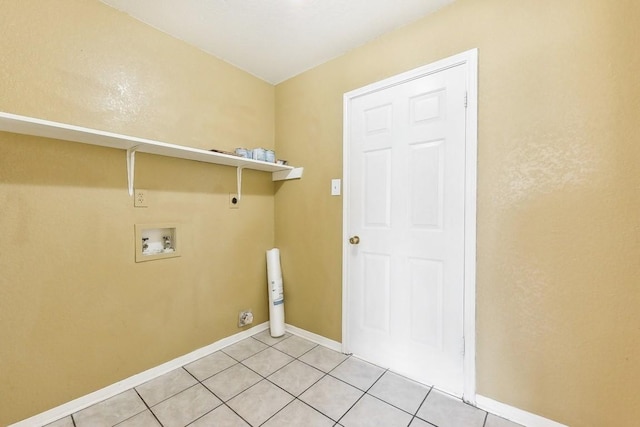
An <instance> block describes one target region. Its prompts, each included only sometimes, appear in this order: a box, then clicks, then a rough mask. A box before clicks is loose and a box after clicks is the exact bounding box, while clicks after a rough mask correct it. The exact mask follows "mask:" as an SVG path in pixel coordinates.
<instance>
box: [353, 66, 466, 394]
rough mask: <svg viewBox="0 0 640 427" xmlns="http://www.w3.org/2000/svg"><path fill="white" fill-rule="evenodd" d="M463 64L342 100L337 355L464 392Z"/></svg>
mask: <svg viewBox="0 0 640 427" xmlns="http://www.w3.org/2000/svg"><path fill="white" fill-rule="evenodd" d="M466 96H467V68H466V67H465V66H464V65H458V66H453V67H450V68H447V69H444V70H440V71H438V72H435V73H432V74H428V75H424V76H421V77H419V78H415V79H412V80H409V81H405V82H402V83H400V84H393V85H391V86H388V87H383V88H381V89H378V90H373V91H368V92H364V93H363V94H362V95H360V96H352V97H349V98H348V101H347V98H345V100H346V101H345V107H346V109H347V110H348V114H346V115H345V117H347V118H348V121H347V122H345V139H346V141H345V144H346V145H347V147H346V149H345V158H346V160H345V161H346V163H345V169H347V170H348V171H345V172H347V174H346V176H345V185H346V186H347V188H346V192H345V194H346V195H347V199H346V200H345V203H346V204H347V206H346V212H348V215H347V216H346V217H345V227H346V230H345V231H346V234H347V236H346V237H350V238H351V243H350V244H348V245H347V246H346V247H345V251H346V253H345V262H346V266H345V268H346V274H345V282H346V283H345V284H344V285H345V287H346V289H345V295H346V298H345V304H346V307H345V310H344V311H345V319H344V320H345V333H346V336H345V345H346V346H345V348H346V350H347V351H349V352H352V353H353V354H354V355H356V356H359V357H361V358H363V359H365V360H368V361H371V362H373V363H376V364H379V365H381V366H384V367H389V368H391V369H392V370H394V371H396V372H398V373H401V374H404V375H407V376H409V377H411V378H414V379H416V380H418V381H422V382H425V383H428V384H433V385H435V386H436V387H438V388H440V389H442V390H445V391H449V392H452V393H454V394H456V395H458V396H462V394H463V385H464V381H463V365H464V364H463V360H464V323H463V320H464V289H465V288H464V274H465V259H464V257H465V129H466V127H465V120H466V103H467V101H466Z"/></svg>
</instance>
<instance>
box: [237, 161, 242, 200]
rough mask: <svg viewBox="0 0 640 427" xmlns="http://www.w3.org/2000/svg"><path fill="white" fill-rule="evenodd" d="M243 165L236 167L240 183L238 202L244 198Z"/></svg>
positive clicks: (238, 182)
mask: <svg viewBox="0 0 640 427" xmlns="http://www.w3.org/2000/svg"><path fill="white" fill-rule="evenodd" d="M242 169H243V167H242V166H238V167H237V168H236V180H237V185H238V202H239V201H240V200H241V199H242Z"/></svg>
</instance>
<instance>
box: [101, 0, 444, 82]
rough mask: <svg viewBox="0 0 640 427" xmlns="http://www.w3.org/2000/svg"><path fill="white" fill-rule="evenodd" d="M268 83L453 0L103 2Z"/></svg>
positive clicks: (341, 51)
mask: <svg viewBox="0 0 640 427" xmlns="http://www.w3.org/2000/svg"><path fill="white" fill-rule="evenodd" d="M101 1H102V2H103V3H106V4H107V5H109V6H112V7H114V8H116V9H118V10H121V11H123V12H125V13H127V14H129V15H131V16H133V17H134V18H136V19H138V20H140V21H142V22H145V23H147V24H149V25H151V26H152V27H155V28H157V29H159V30H161V31H164V32H166V33H168V34H171V35H172V36H174V37H176V38H178V39H181V40H183V41H185V42H187V43H189V44H191V45H194V46H197V47H198V48H200V49H202V50H203V51H205V52H208V53H210V54H211V55H214V56H216V57H218V58H220V59H222V60H224V61H226V62H228V63H230V64H233V65H235V66H236V67H239V68H241V69H243V70H245V71H247V72H249V73H251V74H253V75H255V76H256V77H259V78H260V79H262V80H265V81H267V82H269V83H272V84H277V83H280V82H282V81H284V80H287V79H289V78H291V77H293V76H295V75H297V74H300V73H302V72H303V71H306V70H308V69H311V68H313V67H315V66H317V65H320V64H322V63H324V62H326V61H328V60H330V59H332V58H335V57H338V56H340V55H342V54H344V53H345V52H348V51H349V50H351V49H354V48H356V47H358V46H361V45H363V44H365V43H367V42H368V41H370V40H373V39H375V38H377V37H379V36H380V35H382V34H384V33H386V32H388V31H391V30H393V29H395V28H398V27H401V26H403V25H406V24H408V23H410V22H413V21H416V20H418V19H420V18H421V17H423V16H425V15H427V14H429V13H432V12H433V11H435V10H436V9H439V8H441V7H442V6H444V5H446V4H449V3H452V2H453V1H454V0H393V1H392V0H101Z"/></svg>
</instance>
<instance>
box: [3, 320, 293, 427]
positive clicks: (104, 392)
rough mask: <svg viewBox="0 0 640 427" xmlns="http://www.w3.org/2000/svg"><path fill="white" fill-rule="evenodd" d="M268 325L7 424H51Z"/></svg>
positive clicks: (25, 426)
mask: <svg viewBox="0 0 640 427" xmlns="http://www.w3.org/2000/svg"><path fill="white" fill-rule="evenodd" d="M268 328H269V322H264V323H261V324H260V325H256V326H254V327H253V328H251V329H247V330H245V331H242V332H239V333H237V334H234V335H231V336H230V337H227V338H223V339H221V340H219V341H216V342H215V343H213V344H209V345H207V346H205V347H202V348H199V349H197V350H194V351H192V352H191V353H188V354H185V355H184V356H180V357H178V358H176V359H173V360H170V361H169V362H166V363H163V364H162V365H159V366H156V367H155V368H151V369H148V370H146V371H144V372H141V373H139V374H136V375H133V376H131V377H129V378H126V379H124V380H122V381H119V382H117V383H115V384H112V385H110V386H107V387H105V388H102V389H100V390H97V391H94V392H93V393H89V394H87V395H85V396H82V397H79V398H78V399H74V400H72V401H70V402H67V403H65V404H62V405H60V406H58V407H55V408H53V409H50V410H48V411H45V412H42V413H40V414H38V415H35V416H33V417H31V418H27V419H26V420H22V421H19V422H17V423H15V424H12V425H10V426H9V427H33V426H43V425H46V424H49V423H52V422H54V421H57V420H59V419H60V418H64V417H66V416H68V415H71V414H74V413H76V412H78V411H80V410H82V409H85V408H88V407H89V406H91V405H94V404H96V403H98V402H102V401H103V400H106V399H109V398H110V397H113V396H115V395H117V394H120V393H122V392H124V391H127V390H129V389H131V388H134V387H137V386H139V385H140V384H143V383H146V382H147V381H150V380H152V379H154V378H157V377H159V376H160V375H163V374H166V373H167V372H170V371H173V370H174V369H177V368H179V367H181V366H184V365H187V364H189V363H191V362H195V361H196V360H198V359H200V358H202V357H205V356H208V355H209V354H211V353H215V352H216V351H218V350H221V349H222V348H224V347H227V346H230V345H231V344H235V343H236V342H238V341H242V340H243V339H245V338H249V337H250V336H252V335H255V334H257V333H258V332H262V331H264V330H266V329H268ZM292 333H293V332H292Z"/></svg>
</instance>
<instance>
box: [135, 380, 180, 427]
mask: <svg viewBox="0 0 640 427" xmlns="http://www.w3.org/2000/svg"><path fill="white" fill-rule="evenodd" d="M185 371H186V369H185ZM133 391H135V392H136V394H137V395H138V397H139V398H140V400H142V403H144V406H146V407H147V410H148V411H149V412H150V413H151V415H153V418H155V419H156V421H157V422H158V424H160V425H161V426H163V425H164V424H162V423H161V422H160V420H159V419H158V417H157V416H156V414H155V413H154V412H153V411H152V410H151V406H149V405H148V404H147V401H146V400H144V398H143V397H142V396H141V395H140V393H138V390H136V388H135V387H133ZM176 394H177V393H176ZM173 396H175V394H174V395H173ZM173 396H172V397H173ZM165 400H166V399H165ZM158 403H159V402H158ZM143 412H144V411H143ZM141 413H142V412H140V413H138V414H136V415H140V414H141ZM136 415H134V416H133V417H135V416H136ZM133 417H129V418H127V420H129V419H131V418H133ZM125 421H126V420H125ZM122 422H124V421H122Z"/></svg>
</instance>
